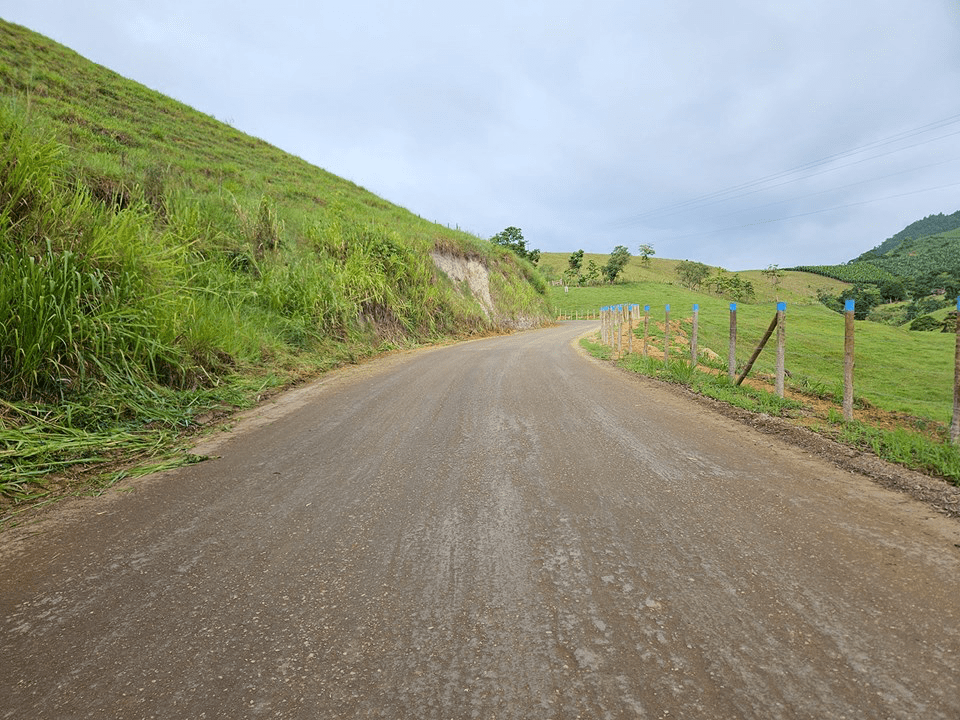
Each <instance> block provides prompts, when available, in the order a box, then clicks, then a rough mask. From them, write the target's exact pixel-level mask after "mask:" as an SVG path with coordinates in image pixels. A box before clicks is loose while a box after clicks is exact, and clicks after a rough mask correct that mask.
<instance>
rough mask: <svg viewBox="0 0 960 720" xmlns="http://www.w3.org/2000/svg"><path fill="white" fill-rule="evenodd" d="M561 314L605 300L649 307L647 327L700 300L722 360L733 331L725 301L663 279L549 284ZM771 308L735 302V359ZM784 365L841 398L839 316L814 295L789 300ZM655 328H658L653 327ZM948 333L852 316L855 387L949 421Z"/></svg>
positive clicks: (807, 387)
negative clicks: (588, 284) (609, 283)
mask: <svg viewBox="0 0 960 720" xmlns="http://www.w3.org/2000/svg"><path fill="white" fill-rule="evenodd" d="M550 299H551V300H552V302H553V304H554V306H555V307H556V309H557V312H558V314H562V315H564V316H570V315H574V314H577V313H579V314H580V315H581V316H584V315H585V314H586V313H588V312H591V311H592V312H594V313H595V312H596V311H597V310H598V309H599V308H600V307H602V306H605V305H617V304H627V303H634V304H638V305H640V306H641V312H642V308H643V306H644V305H649V306H650V318H651V328H653V327H654V321H659V322H661V323H662V322H663V319H664V315H665V306H666V305H667V304H669V305H670V317H671V320H672V321H677V320H681V321H685V324H684V327H685V329H686V330H687V331H689V330H690V328H691V326H692V318H693V305H694V304H698V305H699V338H698V343H699V348H700V350H701V353H702V352H703V350H705V349H706V348H709V349H711V350H713V351H714V352H715V353H716V354H717V355H719V356H720V358H721V359H722V362H723V364H724V366H725V364H726V358H727V348H728V342H729V334H730V302H729V301H727V300H724V299H722V298H717V297H715V296H711V295H706V294H703V293H697V292H694V291H691V290H687V289H685V288H682V287H679V286H676V285H666V284H663V283H643V282H640V283H624V284H621V285H613V286H606V287H592V288H569V290H568V291H565V290H564V288H563V287H551V288H550ZM775 313H776V304H775V303H773V302H761V303H753V304H739V305H738V306H737V362H738V365H739V366H742V365H743V364H745V362H746V361H747V360H748V359H749V357H750V355H751V354H752V352H753V350H754V348H755V346H756V343H757V342H758V341H759V340H760V338H761V337H762V335H763V333H764V331H765V330H766V328H767V327H768V325H769V324H770V322H771V320H772V319H773V317H774V315H775ZM785 327H786V336H787V350H786V353H787V354H786V368H787V371H788V372H789V373H790V377H789V378H788V381H787V383H788V385H789V386H792V387H795V388H797V389H799V390H804V391H807V392H812V393H814V394H817V395H823V396H826V397H833V398H835V399H837V400H838V401H839V400H840V399H841V398H842V392H843V347H844V318H843V316H842V315H839V314H837V313H834V312H832V311H830V310H828V309H827V308H826V307H824V306H822V305H820V304H819V303H816V302H811V301H809V299H808V301H807V302H805V303H804V302H797V303H791V302H788V303H787V313H786V323H785ZM654 332H658V333H659V332H660V331H659V330H656V331H654ZM955 343H956V338H955V336H954V335H951V334H949V333H929V332H923V333H918V332H910V331H909V330H907V329H905V328H902V327H891V326H887V325H881V324H878V323H873V322H868V321H858V322H857V323H856V369H855V393H856V396H857V397H858V398H862V399H864V400H866V401H868V402H870V403H872V404H873V405H875V406H877V407H880V408H883V409H885V410H890V411H897V412H902V413H906V414H908V415H912V416H916V417H918V418H925V419H929V420H935V421H937V422H939V423H944V424H946V423H949V422H950V419H951V415H952V411H953V382H954V351H955ZM775 355H776V354H775V347H774V344H773V341H771V342H770V343H768V346H767V348H766V349H765V350H764V351H763V353H762V354H761V355H760V358H759V359H758V361H757V363H756V364H755V365H754V369H753V372H754V373H767V374H771V373H773V372H774V365H775V360H776V357H775Z"/></svg>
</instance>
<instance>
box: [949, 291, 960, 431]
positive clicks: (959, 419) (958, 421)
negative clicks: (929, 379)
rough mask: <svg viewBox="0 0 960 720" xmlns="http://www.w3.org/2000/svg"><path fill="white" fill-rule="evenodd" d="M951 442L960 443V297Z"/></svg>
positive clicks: (959, 301)
mask: <svg viewBox="0 0 960 720" xmlns="http://www.w3.org/2000/svg"><path fill="white" fill-rule="evenodd" d="M950 442H952V443H953V444H954V445H960V297H958V298H957V349H956V353H955V355H954V361H953V422H951V423H950Z"/></svg>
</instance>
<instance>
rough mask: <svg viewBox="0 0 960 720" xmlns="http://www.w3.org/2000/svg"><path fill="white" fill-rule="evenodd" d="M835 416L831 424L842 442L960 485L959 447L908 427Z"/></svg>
mask: <svg viewBox="0 0 960 720" xmlns="http://www.w3.org/2000/svg"><path fill="white" fill-rule="evenodd" d="M832 420H833V423H832V428H833V429H834V431H835V432H836V435H837V439H839V440H840V441H841V442H843V443H845V444H847V445H851V446H853V447H856V448H858V449H860V450H867V451H870V452H872V453H873V454H875V455H876V456H877V457H881V458H883V459H884V460H887V461H889V462H892V463H896V464H898V465H903V466H904V467H908V468H910V469H912V470H918V471H920V472H923V473H932V474H934V475H939V476H941V477H943V478H946V479H947V480H949V481H950V482H951V483H953V484H954V485H958V486H960V447H958V446H956V445H953V444H951V443H949V442H947V441H946V440H943V441H940V442H938V441H936V440H933V439H931V438H930V437H928V436H926V435H924V434H922V433H919V432H913V431H911V430H908V429H906V428H896V429H893V430H888V429H885V428H876V427H871V426H869V425H866V424H865V423H862V422H858V421H853V422H844V421H843V420H842V418H839V417H836V416H834V417H833V418H832Z"/></svg>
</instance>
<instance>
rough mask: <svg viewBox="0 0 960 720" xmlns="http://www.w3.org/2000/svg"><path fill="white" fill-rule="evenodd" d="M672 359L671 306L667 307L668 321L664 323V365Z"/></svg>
mask: <svg viewBox="0 0 960 720" xmlns="http://www.w3.org/2000/svg"><path fill="white" fill-rule="evenodd" d="M669 359H670V306H669V305H667V306H666V321H665V322H664V323H663V364H664V365H666V364H667V361H668V360H669Z"/></svg>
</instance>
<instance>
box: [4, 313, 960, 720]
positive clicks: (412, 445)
mask: <svg viewBox="0 0 960 720" xmlns="http://www.w3.org/2000/svg"><path fill="white" fill-rule="evenodd" d="M590 327H591V324H589V323H569V324H565V325H563V326H561V327H557V328H551V329H547V330H541V331H536V332H527V333H521V334H517V335H513V336H509V337H498V338H491V339H486V340H480V341H474V342H468V343H463V344H460V345H455V346H449V347H443V348H438V349H430V350H426V351H417V352H413V353H407V354H399V355H394V356H391V357H387V358H383V359H381V360H378V361H375V362H372V363H367V364H365V365H362V366H360V367H356V368H349V369H347V370H345V371H341V372H337V373H333V374H331V375H329V376H326V377H325V378H323V379H322V380H320V381H318V382H317V383H314V384H313V385H311V386H309V387H306V388H303V389H301V390H298V391H295V392H293V393H291V394H288V395H284V396H282V397H281V398H278V399H276V400H275V401H273V402H272V403H269V404H268V405H266V406H264V407H263V408H261V409H259V410H258V411H257V412H256V413H253V414H252V415H251V417H250V418H248V419H246V420H242V421H241V422H239V424H238V425H237V427H236V428H234V430H233V431H232V432H229V433H220V435H219V437H218V438H216V439H214V440H211V441H209V442H207V443H206V445H205V446H204V448H202V449H203V450H204V451H205V452H208V453H210V454H213V455H217V456H219V457H218V458H217V459H213V460H210V461H207V462H204V463H201V464H198V465H194V466H191V467H187V468H182V469H180V470H177V471H173V472H169V473H165V474H163V475H159V476H154V477H151V478H148V479H144V480H142V481H138V482H137V483H136V484H135V485H134V486H133V488H134V489H132V490H131V491H129V492H117V493H113V494H111V495H110V496H109V497H105V498H99V499H90V500H84V501H77V502H68V503H62V504H61V505H60V506H59V507H56V508H55V509H54V510H52V511H50V512H47V513H46V514H45V515H44V517H43V518H41V520H40V521H38V522H36V523H33V524H27V525H24V526H21V527H19V528H14V529H12V530H9V531H7V532H6V533H4V534H3V536H0V577H2V588H0V669H2V674H0V718H18V719H21V718H56V719H58V720H62V719H66V718H261V717H262V718H392V719H404V718H417V719H419V718H437V719H441V718H484V719H493V718H518V719H519V718H522V719H524V720H527V719H536V718H557V719H560V718H763V719H765V720H769V719H772V718H910V719H911V720H913V719H916V718H944V719H949V720H956V718H958V717H960V680H958V677H960V676H958V673H957V670H958V668H960V524H958V523H957V522H956V521H955V520H952V519H949V518H946V517H943V516H941V515H939V514H937V513H936V512H934V511H932V510H931V509H930V508H929V507H927V506H925V505H922V504H920V503H918V502H916V501H915V500H913V499H911V498H909V497H906V496H904V495H901V494H897V493H894V492H892V491H890V490H887V489H884V488H881V487H879V486H878V485H876V484H875V483H873V482H871V481H870V480H868V479H867V478H864V477H862V476H860V475H857V474H854V473H851V472H848V471H845V470H841V469H839V468H837V467H836V466H835V465H833V464H830V463H828V462H826V461H824V460H823V459H821V458H819V457H816V456H814V455H812V454H809V453H807V452H805V451H804V450H803V449H802V448H798V447H796V446H794V445H790V444H786V443H783V442H781V441H780V440H779V439H778V438H776V437H772V436H769V435H765V434H761V433H759V432H757V431H756V430H754V429H752V428H750V427H748V426H746V425H744V424H741V423H737V422H735V421H732V420H730V419H729V418H725V417H722V416H721V415H719V414H716V413H713V412H711V411H710V410H709V409H708V408H705V407H703V406H702V405H700V404H696V403H691V402H689V401H687V400H685V399H684V398H682V397H680V396H679V395H677V393H675V392H672V391H670V390H669V389H664V388H663V387H661V386H659V385H657V384H656V383H654V382H652V381H648V380H644V379H641V378H631V377H628V376H627V375H625V374H624V373H621V372H618V371H616V370H614V369H611V368H609V367H606V366H603V365H601V364H598V363H596V362H593V361H591V360H589V359H588V358H585V357H584V356H583V355H582V354H580V353H579V352H578V350H577V348H576V346H575V343H574V342H573V341H574V340H575V338H576V337H577V336H579V335H581V334H583V333H584V332H585V331H587V330H588V329H590Z"/></svg>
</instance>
